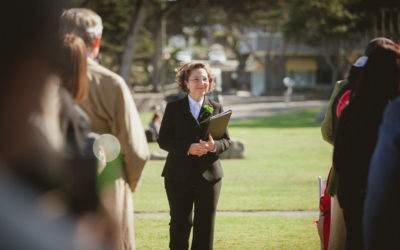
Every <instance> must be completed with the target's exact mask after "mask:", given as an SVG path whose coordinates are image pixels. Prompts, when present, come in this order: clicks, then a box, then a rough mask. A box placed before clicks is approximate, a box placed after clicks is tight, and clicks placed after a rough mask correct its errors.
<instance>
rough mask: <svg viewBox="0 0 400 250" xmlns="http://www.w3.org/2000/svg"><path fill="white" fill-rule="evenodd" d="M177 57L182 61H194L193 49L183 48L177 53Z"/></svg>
mask: <svg viewBox="0 0 400 250" xmlns="http://www.w3.org/2000/svg"><path fill="white" fill-rule="evenodd" d="M176 59H178V60H179V61H181V62H190V61H192V51H190V50H181V51H179V52H178V53H176Z"/></svg>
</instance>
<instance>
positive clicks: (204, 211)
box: [158, 62, 231, 250]
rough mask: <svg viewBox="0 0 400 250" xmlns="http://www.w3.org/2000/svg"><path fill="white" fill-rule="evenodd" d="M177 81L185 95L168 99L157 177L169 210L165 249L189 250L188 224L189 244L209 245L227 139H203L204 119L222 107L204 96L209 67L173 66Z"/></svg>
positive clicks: (210, 80)
mask: <svg viewBox="0 0 400 250" xmlns="http://www.w3.org/2000/svg"><path fill="white" fill-rule="evenodd" d="M176 80H177V83H178V87H179V89H180V90H181V91H182V92H184V93H186V94H187V96H185V97H184V98H183V99H180V100H178V101H174V102H170V103H168V104H167V107H166V109H165V113H164V116H163V119H162V122H161V128H160V134H159V138H158V144H159V145H160V148H162V149H164V150H166V151H167V152H168V156H167V160H166V162H165V166H164V169H163V172H162V176H163V177H164V183H165V190H166V193H167V198H168V202H169V207H170V215H171V220H170V229H169V235H170V242H169V248H170V249H188V248H189V235H190V231H191V228H192V226H193V240H192V246H191V249H198V250H207V249H212V248H213V240H214V224H215V215H216V210H217V204H218V199H219V194H220V190H221V182H222V180H221V179H222V177H223V171H222V166H221V162H220V160H219V158H218V155H219V154H221V153H222V152H224V151H225V150H227V149H228V148H229V147H230V145H231V141H230V138H229V135H228V131H226V132H225V134H224V136H223V137H222V138H219V139H215V140H214V139H213V138H212V136H211V135H208V136H207V138H208V140H207V141H203V140H202V139H203V138H202V136H203V133H205V131H204V130H205V128H206V124H207V122H208V121H209V118H210V117H211V116H212V115H216V114H218V113H221V112H222V111H223V110H222V105H221V104H219V103H216V102H214V101H212V100H210V99H209V98H208V97H207V96H205V94H206V93H208V92H211V91H212V90H213V88H214V81H213V77H212V75H211V73H210V69H209V68H208V66H206V65H205V64H203V63H198V62H191V63H186V64H184V65H182V66H181V67H179V68H178V69H177V74H176ZM193 206H194V220H193V218H192V217H193V215H192V214H193Z"/></svg>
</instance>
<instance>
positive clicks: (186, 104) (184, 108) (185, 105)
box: [181, 96, 200, 126]
mask: <svg viewBox="0 0 400 250" xmlns="http://www.w3.org/2000/svg"><path fill="white" fill-rule="evenodd" d="M182 102H183V103H182V105H181V107H182V112H183V114H184V117H186V119H189V120H191V121H193V123H195V124H196V125H197V126H200V123H199V121H198V120H197V119H196V118H194V116H193V114H192V112H191V111H190V105H189V97H188V96H186V97H184V98H183V100H182Z"/></svg>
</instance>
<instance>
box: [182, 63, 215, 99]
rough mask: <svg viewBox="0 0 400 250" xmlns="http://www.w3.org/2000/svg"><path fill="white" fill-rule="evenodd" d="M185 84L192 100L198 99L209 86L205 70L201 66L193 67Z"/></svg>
mask: <svg viewBox="0 0 400 250" xmlns="http://www.w3.org/2000/svg"><path fill="white" fill-rule="evenodd" d="M185 84H186V86H187V88H188V89H189V95H190V96H191V97H192V98H193V99H194V100H196V101H200V100H201V98H202V97H203V96H204V95H205V94H206V93H207V92H208V87H209V86H210V83H209V79H208V74H207V71H206V70H205V69H203V68H197V69H193V70H192V71H191V72H190V75H189V78H188V80H187V81H185Z"/></svg>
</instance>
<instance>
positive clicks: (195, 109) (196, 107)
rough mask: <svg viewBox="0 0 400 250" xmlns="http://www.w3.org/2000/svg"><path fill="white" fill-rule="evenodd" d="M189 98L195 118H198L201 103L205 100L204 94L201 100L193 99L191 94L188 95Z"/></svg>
mask: <svg viewBox="0 0 400 250" xmlns="http://www.w3.org/2000/svg"><path fill="white" fill-rule="evenodd" d="M188 99H189V107H190V112H191V113H192V114H193V117H194V118H196V119H198V117H199V114H200V110H201V105H202V104H203V101H204V96H203V97H202V98H201V100H200V101H199V102H196V101H195V100H193V99H192V97H190V95H188Z"/></svg>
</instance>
